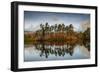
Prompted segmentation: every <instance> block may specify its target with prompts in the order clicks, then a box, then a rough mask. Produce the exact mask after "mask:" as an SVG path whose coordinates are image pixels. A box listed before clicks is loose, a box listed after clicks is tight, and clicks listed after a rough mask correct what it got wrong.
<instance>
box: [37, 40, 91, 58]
mask: <svg viewBox="0 0 100 73" xmlns="http://www.w3.org/2000/svg"><path fill="white" fill-rule="evenodd" d="M76 45H77V43H73V44H72V43H60V44H56V43H55V44H54V43H53V44H51V43H45V42H42V43H41V42H39V43H36V44H35V48H36V49H37V50H38V51H40V57H42V56H45V58H48V57H49V55H50V54H51V55H54V56H62V57H63V56H65V54H69V55H70V56H73V53H74V48H75V46H76ZM81 45H83V46H85V47H86V48H87V50H88V51H90V43H89V42H86V43H82V44H81Z"/></svg>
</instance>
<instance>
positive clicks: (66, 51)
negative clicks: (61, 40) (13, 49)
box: [24, 43, 90, 62]
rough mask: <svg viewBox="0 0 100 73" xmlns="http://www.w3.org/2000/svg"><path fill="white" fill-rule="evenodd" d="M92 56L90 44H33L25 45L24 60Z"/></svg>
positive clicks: (84, 57)
mask: <svg viewBox="0 0 100 73" xmlns="http://www.w3.org/2000/svg"><path fill="white" fill-rule="evenodd" d="M88 58H90V47H89V46H88V45H79V44H75V45H69V44H60V45H51V44H43V43H42V44H41V43H39V44H33V45H25V46H24V61H25V62H31V61H48V60H73V59H88Z"/></svg>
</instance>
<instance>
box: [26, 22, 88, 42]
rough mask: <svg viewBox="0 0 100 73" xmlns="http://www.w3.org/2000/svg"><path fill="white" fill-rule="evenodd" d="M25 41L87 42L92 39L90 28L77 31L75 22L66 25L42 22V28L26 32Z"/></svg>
mask: <svg viewBox="0 0 100 73" xmlns="http://www.w3.org/2000/svg"><path fill="white" fill-rule="evenodd" d="M24 41H25V43H26V44H27V43H35V42H37V41H38V42H43V41H45V42H51V43H60V42H67V43H75V42H82V43H84V42H86V41H88V42H89V41H90V28H87V29H86V30H85V31H78V32H77V31H75V30H74V26H73V24H69V25H68V26H66V25H65V24H64V23H63V24H54V25H49V24H48V23H47V22H46V23H45V24H40V29H39V30H37V31H36V32H33V33H31V34H28V33H27V34H24Z"/></svg>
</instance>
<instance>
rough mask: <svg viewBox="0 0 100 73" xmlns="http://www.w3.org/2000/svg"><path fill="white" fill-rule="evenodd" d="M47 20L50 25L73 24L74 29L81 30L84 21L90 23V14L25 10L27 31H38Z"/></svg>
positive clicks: (25, 27) (25, 28)
mask: <svg viewBox="0 0 100 73" xmlns="http://www.w3.org/2000/svg"><path fill="white" fill-rule="evenodd" d="M46 22H48V24H49V25H54V24H62V23H64V24H65V25H70V24H73V26H74V28H75V29H74V30H76V31H81V30H82V25H83V23H89V24H90V14H79V13H55V12H36V11H24V30H25V31H36V30H38V29H40V27H39V26H40V24H41V23H42V24H45V23H46ZM85 25H86V24H85ZM87 25H88V24H87Z"/></svg>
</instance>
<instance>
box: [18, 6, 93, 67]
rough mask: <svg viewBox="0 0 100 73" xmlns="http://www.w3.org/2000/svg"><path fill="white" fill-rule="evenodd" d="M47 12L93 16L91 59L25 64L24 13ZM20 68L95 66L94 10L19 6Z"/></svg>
mask: <svg viewBox="0 0 100 73" xmlns="http://www.w3.org/2000/svg"><path fill="white" fill-rule="evenodd" d="M25 10H27V11H46V12H65V13H68V12H69V13H86V14H87V13H89V14H91V22H90V23H91V52H90V56H91V58H90V59H82V60H81V59H80V60H63V61H40V62H24V52H23V51H24V42H23V41H24V38H23V37H24V25H23V24H24V11H25ZM18 21H19V22H18V27H19V28H18V45H19V46H18V68H36V67H50V66H65V65H66V66H70V65H84V64H95V28H94V27H95V11H94V10H92V9H81V8H67V7H66V8H61V7H48V6H27V5H19V6H18Z"/></svg>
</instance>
